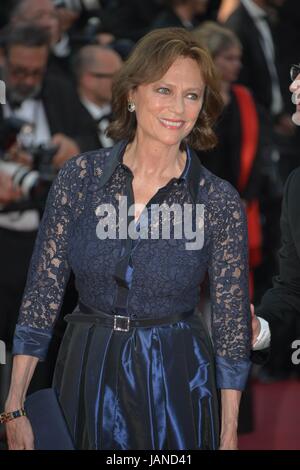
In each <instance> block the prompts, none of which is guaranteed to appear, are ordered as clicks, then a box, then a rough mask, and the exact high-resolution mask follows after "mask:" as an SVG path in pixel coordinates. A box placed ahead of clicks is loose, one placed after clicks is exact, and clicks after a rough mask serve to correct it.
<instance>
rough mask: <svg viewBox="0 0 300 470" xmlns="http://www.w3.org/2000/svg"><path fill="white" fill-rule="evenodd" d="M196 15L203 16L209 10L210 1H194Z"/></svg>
mask: <svg viewBox="0 0 300 470" xmlns="http://www.w3.org/2000/svg"><path fill="white" fill-rule="evenodd" d="M192 3H193V7H194V14H195V15H203V14H204V13H205V12H206V10H207V4H208V0H192Z"/></svg>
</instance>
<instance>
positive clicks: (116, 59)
mask: <svg viewBox="0 0 300 470" xmlns="http://www.w3.org/2000/svg"><path fill="white" fill-rule="evenodd" d="M172 26H176V27H178V26H179V27H182V28H186V29H189V30H191V31H192V34H193V35H194V36H195V37H196V38H197V39H198V40H199V41H200V42H201V43H202V44H203V46H204V47H205V48H206V49H207V50H208V51H209V53H210V54H211V55H212V57H213V59H214V62H215V65H216V68H217V71H218V74H219V77H220V85H221V91H222V96H223V100H224V111H223V114H222V116H221V118H220V119H219V121H218V123H217V126H216V132H217V135H218V138H219V144H218V146H217V148H216V149H214V150H213V151H209V152H199V158H200V160H201V161H202V163H203V164H204V165H205V166H206V167H207V168H208V169H210V170H211V171H213V172H214V173H215V174H217V175H218V176H220V177H222V178H224V179H226V180H228V181H230V183H231V184H233V185H234V186H235V187H236V188H237V189H238V191H239V193H240V195H241V198H242V200H243V201H244V204H245V208H246V211H247V216H248V228H249V262H250V273H251V276H250V290H251V296H252V301H253V302H254V303H258V302H259V301H260V298H261V296H262V294H263V293H264V291H265V290H266V289H267V288H268V287H270V285H271V282H272V276H273V275H274V274H275V273H276V272H277V269H278V266H277V255H276V253H277V250H278V247H279V243H280V230H279V219H280V210H281V199H282V188H283V184H284V182H285V180H286V178H287V176H288V175H289V173H290V172H291V171H292V170H293V169H294V168H295V167H296V166H298V165H299V161H300V153H299V150H298V149H299V148H300V132H299V129H300V128H299V127H298V128H297V127H296V126H295V124H294V123H293V121H292V119H291V116H292V114H293V109H294V105H293V104H292V103H291V99H290V93H289V91H288V87H289V83H290V77H289V69H290V66H291V65H292V64H297V63H298V61H299V51H298V50H297V47H296V46H297V45H298V44H300V5H299V0H240V1H239V0H146V1H145V0H18V1H15V2H13V1H11V0H1V4H0V27H1V30H0V79H1V80H2V81H3V82H4V83H5V86H6V93H5V95H6V96H5V98H6V100H5V103H4V104H2V105H1V106H0V339H1V340H4V341H5V342H6V344H7V346H8V355H7V356H8V361H9V350H10V348H11V343H12V336H13V331H14V327H15V323H16V320H17V316H18V310H19V306H20V303H21V298H22V294H23V290H24V286H25V282H26V274H27V270H28V265H29V261H30V257H31V253H32V249H33V244H34V241H35V237H36V233H37V229H38V226H39V222H40V218H41V216H42V213H43V208H44V204H45V200H46V197H47V193H48V190H49V187H50V185H51V183H52V181H53V179H54V177H55V175H56V173H57V171H58V170H59V169H60V168H61V167H62V166H63V164H64V162H65V161H66V160H68V159H69V158H71V157H72V156H74V155H75V154H78V153H80V152H85V151H89V150H92V149H95V148H98V147H109V146H111V145H112V144H113V142H112V140H111V139H110V138H108V137H107V136H106V133H105V131H106V128H107V126H108V124H109V122H110V120H111V119H112V113H111V93H112V82H113V77H114V74H116V73H117V72H118V70H119V69H120V67H121V66H122V62H123V61H125V60H126V57H127V56H128V55H129V54H130V52H131V50H132V48H133V47H134V45H135V43H136V42H137V41H138V40H139V39H140V38H141V37H142V36H143V35H144V34H145V33H147V32H148V31H150V30H151V29H154V28H164V27H172ZM145 60H147V57H145ZM2 98H3V97H2V96H1V97H0V101H1V103H2V102H3V99H2ZM76 302H77V295H76V288H75V286H74V281H73V278H72V277H71V279H70V282H69V285H68V287H67V291H66V295H65V301H64V305H63V309H62V314H61V317H63V316H64V314H66V313H70V312H71V311H72V310H73V308H74V306H75V305H76ZM295 321H296V320H295ZM299 327H300V325H298V324H289V325H286V331H283V332H282V334H283V335H285V336H286V338H288V337H289V335H290V336H291V338H292V339H294V338H295V329H296V331H297V330H299ZM63 330H64V326H63V321H62V320H61V319H60V320H59V321H58V324H57V327H56V332H55V335H54V340H53V344H52V346H51V348H52V349H51V350H50V354H49V360H48V362H46V363H45V364H41V365H40V366H39V367H40V369H39V370H38V372H37V374H36V375H37V378H36V383H37V385H36V386H40V384H43V386H47V385H49V382H50V379H51V373H52V368H53V365H54V361H55V356H56V352H57V348H58V346H59V343H60V339H61V335H62V332H63ZM285 343H286V344H289V341H288V340H286V341H285ZM289 357H290V351H288V350H287V351H280V353H278V354H275V353H274V356H273V357H271V360H270V362H269V365H268V367H267V368H266V369H265V376H266V377H267V376H268V377H269V378H276V377H278V376H283V375H284V376H286V375H287V376H288V375H289V374H290V373H291V371H290V360H289ZM9 374H10V370H9V367H6V368H1V369H0V403H1V408H3V406H2V405H3V401H4V397H5V395H6V392H7V390H6V388H7V383H8V377H9ZM34 386H35V382H34V381H33V384H32V387H33V388H34Z"/></svg>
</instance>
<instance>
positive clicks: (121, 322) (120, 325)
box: [114, 315, 130, 331]
mask: <svg viewBox="0 0 300 470" xmlns="http://www.w3.org/2000/svg"><path fill="white" fill-rule="evenodd" d="M129 328H130V318H129V317H122V316H120V315H114V331H129Z"/></svg>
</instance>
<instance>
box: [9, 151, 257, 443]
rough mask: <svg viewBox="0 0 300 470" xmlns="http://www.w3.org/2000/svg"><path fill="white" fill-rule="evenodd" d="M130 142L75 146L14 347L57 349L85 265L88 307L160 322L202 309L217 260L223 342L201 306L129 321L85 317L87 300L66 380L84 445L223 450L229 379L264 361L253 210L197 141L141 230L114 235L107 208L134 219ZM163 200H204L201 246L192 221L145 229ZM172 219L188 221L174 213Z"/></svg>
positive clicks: (216, 311) (63, 360) (67, 344)
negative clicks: (252, 290) (222, 411)
mask: <svg viewBox="0 0 300 470" xmlns="http://www.w3.org/2000/svg"><path fill="white" fill-rule="evenodd" d="M125 147H126V143H125V142H121V143H119V144H118V145H116V146H115V147H113V148H112V149H101V150H97V151H93V152H89V153H86V154H83V155H80V156H78V157H74V158H73V159H71V160H70V161H68V162H67V163H66V164H65V166H64V167H63V169H62V170H61V171H60V172H59V175H58V176H57V178H56V181H55V182H54V184H53V186H52V188H51V191H50V194H49V197H48V202H47V207H46V210H45V214H44V217H43V220H42V223H41V226H40V230H39V234H38V238H37V241H36V246H35V250H34V253H33V257H32V261H31V266H30V270H29V275H28V281H27V286H26V289H25V293H24V298H23V302H22V306H21V311H20V316H19V321H18V325H17V327H16V332H15V338H14V354H28V355H32V356H36V357H39V358H40V359H41V360H43V359H44V358H45V356H46V353H47V347H48V344H49V341H50V339H51V335H52V330H53V326H54V323H55V320H56V319H57V317H58V315H59V312H60V307H61V304H62V299H63V295H64V289H65V286H66V283H67V281H68V278H69V274H70V271H71V270H73V272H74V274H75V278H76V286H77V289H78V292H79V296H80V300H81V302H82V303H83V304H85V305H87V306H90V307H93V308H95V309H97V310H101V311H104V312H106V313H108V314H113V313H118V314H119V315H123V316H129V317H130V318H131V319H138V318H148V319H153V320H155V319H159V318H162V317H166V316H170V315H174V314H176V313H181V312H186V311H190V310H193V309H195V307H196V305H197V304H198V302H199V285H200V283H201V281H202V280H203V279H204V276H205V274H206V272H207V271H208V274H209V279H210V290H211V299H212V341H211V339H210V335H209V334H208V332H207V330H206V327H205V325H204V323H203V321H202V319H201V316H200V315H198V316H196V315H193V316H192V317H189V318H188V319H187V320H185V321H178V322H176V323H173V324H170V325H163V326H152V327H148V328H131V329H130V330H129V331H127V332H124V331H115V330H114V329H113V328H109V327H106V326H102V325H97V324H95V323H89V322H77V321H75V320H74V321H73V320H72V318H74V319H76V318H78V316H80V308H79V307H77V308H76V310H75V312H74V313H73V314H71V315H70V316H69V317H68V327H67V330H66V333H65V336H64V339H63V343H62V345H61V349H60V353H59V357H58V359H57V365H56V370H55V376H54V386H55V388H56V389H57V391H58V393H59V399H60V402H61V405H62V407H63V410H64V413H65V416H66V419H67V422H68V425H69V428H70V431H71V433H72V436H73V438H74V441H75V442H76V446H77V448H84V449H124V450H125V449H216V448H218V444H219V442H218V441H219V410H218V409H219V403H218V398H219V394H218V389H226V388H229V389H237V390H242V389H243V388H244V386H245V383H246V380H247V375H248V372H249V364H250V362H249V354H250V336H251V335H250V312H249V299H248V274H247V272H248V261H247V251H248V250H247V228H246V222H245V217H244V211H243V208H242V206H241V202H240V199H239V196H238V194H237V193H236V191H235V190H234V189H233V188H232V187H231V186H230V184H228V183H227V182H225V181H223V180H221V179H219V178H217V177H216V176H214V175H213V174H211V173H210V172H209V171H208V170H206V169H205V168H204V167H202V165H201V164H200V163H199V160H198V158H197V156H196V155H195V154H194V152H193V151H192V150H190V149H187V161H186V166H185V169H184V171H183V173H182V175H181V176H180V178H173V179H172V180H170V181H169V183H168V184H167V185H166V186H165V187H163V188H161V189H160V190H159V191H158V192H157V193H156V195H155V196H154V197H153V198H152V200H151V201H149V203H148V204H147V207H146V208H145V211H144V213H143V214H142V216H141V217H140V219H139V223H138V224H137V225H136V229H137V233H140V236H137V237H136V238H135V239H133V237H132V238H128V237H127V239H126V237H124V238H122V237H120V236H119V237H117V238H116V237H115V238H114V237H111V238H107V239H106V240H103V239H101V237H99V223H100V221H101V217H103V214H102V215H101V211H99V207H100V206H101V205H102V204H108V205H110V206H107V207H112V208H115V211H116V214H117V216H120V217H119V218H117V220H118V221H119V223H120V224H121V222H122V217H123V215H122V214H121V211H120V209H119V202H120V198H121V196H126V197H127V198H128V201H129V203H131V202H133V191H132V184H131V183H132V178H133V175H132V173H131V171H130V169H129V168H128V167H127V166H126V165H124V164H123V163H122V157H123V153H124V150H125ZM152 204H159V205H165V206H166V205H167V206H171V205H172V204H179V205H180V206H181V207H183V206H184V205H185V204H186V205H189V207H192V208H195V207H196V204H200V205H202V206H201V207H203V208H204V209H203V210H202V211H200V212H199V214H200V216H199V217H198V215H199V214H198V215H197V212H195V211H194V210H193V211H192V214H193V217H194V228H195V226H197V227H198V229H199V233H201V234H202V238H201V243H200V244H199V246H197V249H187V245H186V243H187V242H190V241H191V237H189V236H188V235H186V234H185V232H184V233H183V237H181V238H176V237H175V235H174V233H175V232H174V233H173V232H171V235H172V234H173V236H171V237H169V239H166V238H164V237H162V236H161V237H158V238H156V239H150V237H149V238H148V239H147V238H146V237H145V236H141V233H142V228H143V233H145V224H146V232H147V230H150V229H151V223H152V222H151V221H152V219H151V217H149V220H148V218H147V217H145V215H146V213H147V214H148V211H149V210H150V206H151V205H152ZM128 205H129V204H128ZM101 207H103V206H101ZM112 212H113V211H110V213H112ZM170 220H171V226H173V228H174V224H175V222H176V221H175V219H174V217H173V216H172V214H171V219H170ZM123 222H124V220H123ZM129 222H130V220H129V217H127V220H126V224H128V223H129ZM131 222H132V220H131ZM159 224H160V222H159ZM195 224H196V225H195ZM152 228H153V227H152ZM117 233H119V232H118V231H117ZM72 315H74V317H72ZM76 315H77V316H76ZM82 316H83V315H82Z"/></svg>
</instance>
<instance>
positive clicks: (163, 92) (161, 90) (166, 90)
mask: <svg viewBox="0 0 300 470" xmlns="http://www.w3.org/2000/svg"><path fill="white" fill-rule="evenodd" d="M156 91H157V93H160V94H161V95H169V94H170V90H169V88H167V87H164V86H161V87H159V88H157V90H156Z"/></svg>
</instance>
